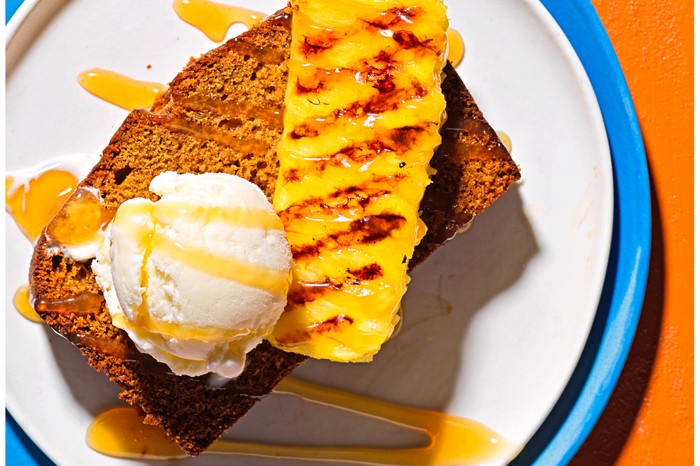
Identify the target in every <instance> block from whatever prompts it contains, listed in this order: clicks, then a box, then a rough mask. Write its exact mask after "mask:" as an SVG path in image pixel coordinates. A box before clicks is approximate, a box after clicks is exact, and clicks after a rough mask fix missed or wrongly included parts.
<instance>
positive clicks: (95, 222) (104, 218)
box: [46, 188, 114, 246]
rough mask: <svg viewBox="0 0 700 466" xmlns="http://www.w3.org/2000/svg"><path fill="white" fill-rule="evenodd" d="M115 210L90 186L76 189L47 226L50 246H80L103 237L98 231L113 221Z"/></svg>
mask: <svg viewBox="0 0 700 466" xmlns="http://www.w3.org/2000/svg"><path fill="white" fill-rule="evenodd" d="M113 216H114V210H113V209H108V208H106V207H105V206H104V204H103V203H102V199H100V197H99V195H97V194H96V193H95V192H93V191H92V190H90V189H85V188H78V189H77V190H76V191H75V192H74V193H73V196H71V197H70V199H68V201H67V202H66V204H65V205H64V206H63V208H62V209H61V210H60V211H59V212H58V214H57V215H56V217H55V218H54V219H53V221H52V222H51V223H49V225H48V227H47V228H46V236H47V237H48V239H49V240H50V242H51V244H52V245H56V246H82V245H85V244H90V243H94V242H99V241H102V240H103V237H102V234H101V231H102V230H104V228H105V227H106V225H107V224H108V223H109V222H110V221H111V220H112V217H113Z"/></svg>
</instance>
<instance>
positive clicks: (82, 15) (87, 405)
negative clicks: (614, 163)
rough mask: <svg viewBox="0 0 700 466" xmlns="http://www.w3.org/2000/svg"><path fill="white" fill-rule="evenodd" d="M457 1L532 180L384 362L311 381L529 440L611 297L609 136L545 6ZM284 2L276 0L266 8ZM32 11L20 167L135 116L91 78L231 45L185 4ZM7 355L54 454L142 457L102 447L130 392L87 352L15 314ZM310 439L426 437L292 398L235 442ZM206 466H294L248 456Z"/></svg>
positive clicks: (418, 303)
mask: <svg viewBox="0 0 700 466" xmlns="http://www.w3.org/2000/svg"><path fill="white" fill-rule="evenodd" d="M229 3H235V1H233V0H231V1H230V2H229ZM239 3H240V4H242V5H243V6H249V7H250V6H251V4H250V3H248V4H244V2H242V1H239ZM447 3H448V5H449V7H450V9H449V16H450V19H451V24H452V27H454V28H455V29H457V30H458V31H460V32H461V33H462V36H463V37H464V42H465V44H466V54H465V58H464V61H463V62H462V64H461V65H460V66H459V68H458V71H459V73H460V75H461V76H462V78H463V80H464V81H465V83H466V84H467V87H469V89H470V90H471V91H472V93H473V95H474V97H475V99H476V101H477V102H478V103H479V105H480V107H481V109H482V111H483V112H484V114H485V115H486V117H487V119H488V120H489V122H490V123H491V124H492V126H493V127H494V128H496V129H497V130H502V131H505V132H506V133H507V134H508V135H509V136H510V137H511V139H512V141H513V158H514V159H515V160H516V162H517V163H518V164H519V165H520V167H521V169H522V174H523V181H522V182H521V183H519V184H518V185H517V186H515V187H513V188H512V189H511V190H510V191H509V192H508V193H507V194H506V195H504V196H503V198H502V199H500V200H499V201H498V202H497V203H496V204H495V205H494V206H493V207H491V208H490V209H489V210H488V211H487V212H486V213H484V214H483V215H482V216H481V217H479V218H478V219H477V220H476V221H475V223H474V225H473V227H472V228H471V230H470V231H469V232H468V233H466V234H464V235H461V236H458V237H457V238H456V239H455V240H453V241H452V242H451V243H449V244H448V245H447V246H445V247H444V248H442V249H440V250H439V251H438V252H436V253H435V254H434V255H433V256H432V257H431V258H430V259H429V260H428V261H427V262H426V263H425V264H424V265H423V266H421V267H420V268H419V269H417V270H416V271H415V272H414V273H413V274H412V279H413V280H412V282H411V285H410V290H409V292H408V294H407V296H406V298H405V300H404V310H405V322H404V325H403V328H402V330H401V332H400V334H399V335H398V336H397V337H396V338H394V339H392V340H391V341H389V342H388V343H387V344H386V345H385V347H384V348H383V350H382V351H381V353H380V355H379V356H378V357H377V358H376V359H375V361H374V362H373V363H371V364H356V365H341V364H332V363H326V362H320V361H310V362H308V363H306V364H305V365H304V366H302V367H301V368H300V369H299V370H298V371H297V372H296V374H297V375H298V376H300V377H303V378H307V379H311V380H314V381H319V382H322V383H325V384H328V385H332V386H337V387H342V388H344V389H348V390H350V391H354V392H359V393H363V394H368V395H370V396H374V397H378V398H384V399H388V400H392V401H397V402H400V403H406V404H410V405H413V406H419V407H427V408H432V409H438V410H442V411H445V412H449V413H452V414H456V415H459V416H462V417H467V418H471V419H475V420H477V421H480V422H482V423H484V424H485V425H487V426H489V427H490V428H492V429H494V430H495V431H496V432H498V433H499V434H501V435H503V436H504V437H506V438H507V439H509V440H510V441H512V442H515V443H516V444H520V445H524V444H525V443H526V442H527V441H528V439H529V438H530V437H531V436H532V434H533V433H534V432H535V431H536V430H537V428H538V427H539V425H540V423H541V422H542V420H543V419H544V418H545V417H546V415H547V414H548V413H549V412H550V410H551V408H552V406H553V405H554V403H555V402H556V400H557V398H558V397H559V395H560V393H561V391H562V389H563V387H564V386H565V384H566V383H567V381H568V380H569V377H570V375H571V372H572V371H573V369H574V367H575V365H576V363H577V361H578V358H579V355H580V352H581V350H582V348H583V345H584V342H585V340H586V337H587V336H588V333H589V330H590V326H591V323H592V320H593V316H594V314H595V311H596V307H597V304H598V300H599V297H600V292H601V287H602V283H603V279H604V275H605V269H606V264H607V259H608V255H609V245H610V238H611V231H612V216H613V180H612V171H611V166H610V153H609V149H608V141H607V137H606V134H605V130H604V127H603V123H602V120H601V116H600V111H599V108H598V105H597V102H596V99H595V96H594V94H593V91H592V89H591V86H590V83H589V81H588V78H587V77H586V74H585V72H584V70H583V68H582V66H581V64H580V63H579V61H578V58H577V57H576V55H575V53H574V52H573V50H572V48H571V46H570V45H569V43H568V42H567V41H566V38H565V37H564V35H563V33H562V32H561V31H560V30H559V28H558V26H557V25H556V23H555V22H554V21H553V20H552V18H551V17H550V16H549V14H548V13H547V12H546V11H545V9H544V8H543V7H542V6H541V5H540V4H539V3H538V2H537V1H535V0H490V1H489V2H484V1H481V0H467V1H464V0H460V1H458V0H453V1H449V0H448V1H447ZM282 5H283V2H281V1H263V0H260V1H258V2H256V3H255V5H254V8H256V9H258V10H262V11H266V12H273V11H275V10H276V9H278V8H279V7H281V6H282ZM30 6H31V5H25V6H24V8H25V10H24V11H25V12H27V11H28V13H27V14H26V15H24V16H23V17H18V18H14V19H13V22H12V23H11V24H10V28H9V30H8V31H9V34H10V37H9V39H8V44H7V63H8V69H7V154H8V155H7V168H8V169H17V168H23V167H27V166H31V165H36V164H40V163H42V162H44V161H46V160H49V159H53V158H55V157H58V156H66V155H70V154H85V153H99V152H100V151H101V150H102V148H103V147H104V146H105V145H106V144H107V142H108V140H109V139H110V137H111V135H112V134H113V132H114V131H115V130H116V128H117V127H118V126H119V124H120V123H121V121H122V120H123V119H124V117H125V116H126V112H125V111H123V110H120V109H118V108H116V107H114V106H111V105H110V104H107V103H105V102H103V101H101V100H99V99H97V98H95V97H93V96H91V95H89V94H88V93H86V92H85V91H84V90H83V89H82V88H81V87H80V86H79V85H78V83H77V80H76V76H77V75H78V73H79V72H80V71H83V70H86V69H88V68H93V67H101V68H106V69H110V70H114V71H117V72H121V73H124V74H126V75H128V76H131V77H134V78H138V79H146V80H150V81H160V82H167V81H169V80H170V79H171V78H172V77H173V76H174V75H175V74H176V73H177V72H178V71H179V70H180V69H181V67H182V66H183V65H184V64H185V63H186V62H187V60H188V59H189V57H190V56H197V55H199V54H200V53H202V52H204V51H206V50H209V49H211V48H213V47H214V46H215V45H216V44H213V43H212V42H210V41H209V40H208V39H207V38H206V37H205V36H204V35H203V34H202V33H201V32H200V31H198V30H196V29H195V28H193V27H191V26H189V25H187V24H185V23H184V22H182V21H181V20H180V19H179V18H178V17H177V16H176V15H175V13H174V12H173V10H172V7H171V2H170V1H160V2H144V1H142V0H128V1H127V0H122V1H120V2H114V1H107V0H81V1H78V0H75V1H71V2H67V1H65V0H64V1H60V2H55V1H52V2H49V1H46V0H44V1H39V2H36V3H35V5H34V6H33V8H30ZM20 16H21V15H20ZM241 30H242V28H237V27H234V28H232V30H231V31H230V34H229V35H230V36H232V35H234V34H236V33H238V32H240V31H241ZM147 65H151V68H150V69H147ZM6 237H7V244H6V257H7V259H6V261H7V271H8V274H7V279H6V287H7V294H6V296H7V303H6V308H7V309H12V303H11V298H12V294H13V292H14V290H15V289H17V288H18V287H19V286H20V285H22V284H23V283H25V282H26V280H27V269H28V265H29V258H30V255H31V247H30V245H29V244H28V242H27V241H26V240H25V239H24V238H23V237H22V236H21V235H20V233H19V231H18V230H17V229H16V228H15V225H14V224H13V223H12V222H11V221H8V222H7V227H6ZM7 348H8V353H7V404H8V408H9V410H10V412H11V413H12V415H13V416H14V417H15V419H16V420H17V421H18V423H19V424H20V425H21V426H22V428H23V429H25V431H26V432H27V433H28V434H29V436H30V437H31V438H32V439H33V440H34V441H35V442H36V443H37V444H38V445H39V446H40V447H41V448H42V450H44V451H45V452H46V453H47V454H48V455H49V456H50V457H51V458H52V459H53V460H54V461H55V462H56V463H58V464H60V465H74V464H90V465H121V466H124V465H131V464H142V463H139V462H132V461H124V460H116V459H112V458H108V457H105V456H101V455H99V454H97V453H95V452H93V451H92V450H90V449H89V448H88V447H87V446H86V444H85V440H84V438H85V432H86V429H87V427H88V425H89V424H90V422H91V421H92V420H93V419H94V416H95V415H96V414H97V413H99V412H101V411H102V410H104V409H106V408H109V407H113V406H118V405H119V404H120V402H119V401H118V400H117V393H118V392H119V390H118V388H117V387H116V386H115V385H112V384H111V383H110V382H108V381H107V380H106V378H105V377H103V376H102V375H99V374H97V373H95V372H94V371H93V370H92V369H90V368H89V367H88V366H87V364H86V363H85V361H84V360H83V359H82V357H81V356H80V355H79V353H78V351H77V350H76V349H75V348H74V347H72V346H71V345H70V344H69V343H67V342H66V341H65V340H63V339H62V338H60V337H58V336H56V335H54V334H53V332H51V331H50V330H48V328H46V327H45V326H42V325H37V324H32V323H30V322H28V321H27V320H25V319H24V318H22V317H21V316H20V315H19V314H17V313H14V312H8V313H7ZM271 424H274V428H271V427H270V426H271ZM298 431H310V432H311V433H310V436H311V438H314V439H316V440H320V442H321V443H324V442H325V443H332V442H336V441H338V439H340V438H343V439H345V440H346V441H351V442H352V440H353V438H349V437H348V435H349V434H348V433H349V432H358V431H365V433H367V432H369V433H370V437H379V438H382V441H381V442H380V443H383V442H385V441H389V439H390V441H391V442H396V443H393V444H404V443H405V442H406V441H409V440H410V439H409V438H407V437H406V436H401V435H399V434H396V433H395V432H394V430H392V429H388V430H387V428H384V427H377V426H375V425H374V424H372V426H368V421H366V420H359V419H357V418H356V417H352V416H348V415H346V414H339V413H337V412H333V411H330V410H328V409H327V408H323V409H321V408H318V407H311V406H309V405H308V404H304V403H301V402H299V401H297V400H296V399H294V398H289V397H283V396H273V397H270V398H268V399H267V400H265V401H264V402H262V403H259V404H258V405H257V406H256V407H255V408H254V409H253V410H252V411H251V412H250V414H249V416H248V417H247V418H246V419H244V420H243V421H241V422H239V423H238V424H236V426H235V427H234V428H233V429H232V430H231V432H230V434H231V435H232V436H236V438H242V437H245V438H257V439H263V440H264V439H267V440H271V441H280V440H285V439H288V440H298V439H299V437H298V434H297V432H298ZM394 434H396V435H394ZM353 435H354V434H353ZM305 438H306V439H308V438H309V437H305ZM358 439H360V440H363V441H369V440H367V435H364V436H363V437H362V438H359V437H358ZM355 440H357V439H355ZM191 463H193V464H208V465H210V464H211V465H214V464H224V463H225V464H246V465H253V464H254V465H265V464H279V462H276V461H272V460H264V459H251V458H246V457H233V458H230V457H225V458H224V457H203V458H200V459H198V460H192V461H191Z"/></svg>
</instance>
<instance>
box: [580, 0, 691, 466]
mask: <svg viewBox="0 0 700 466" xmlns="http://www.w3.org/2000/svg"><path fill="white" fill-rule="evenodd" d="M593 3H594V5H595V6H596V9H597V10H598V13H599V15H600V17H601V19H602V21H603V24H604V25H605V28H606V29H607V31H608V34H609V35H610V39H611V40H612V43H613V46H614V47H615V50H616V52H617V55H618V57H619V59H620V62H621V64H622V69H623V70H624V72H625V76H626V78H627V82H628V84H629V87H630V90H631V92H632V98H633V99H634V103H635V106H636V108H637V114H638V115H639V120H640V124H641V127H642V134H643V136H644V142H645V145H646V150H647V158H648V162H649V171H650V177H651V183H652V222H653V225H652V251H651V267H650V270H649V282H648V286H647V294H646V298H645V301H644V307H643V309H642V315H641V320H640V322H639V328H638V331H637V334H636V336H635V339H634V342H633V344H632V349H631V352H630V356H629V358H628V360H627V363H626V364H625V367H624V369H623V372H622V377H621V379H620V382H619V383H618V385H617V387H616V388H615V391H614V392H613V395H612V398H611V400H610V403H609V404H608V406H607V407H606V409H605V411H604V412H603V415H602V417H601V419H600V421H599V422H598V423H597V425H596V427H595V428H594V430H593V432H592V433H591V435H590V436H589V438H588V439H587V440H586V442H585V443H584V444H583V447H582V448H581V450H580V451H579V452H578V453H577V455H576V456H575V457H574V459H573V461H572V462H571V465H575V466H596V465H617V466H645V465H669V466H685V465H692V464H693V325H694V324H693V248H694V246H693V131H694V128H693V126H694V125H693V2H692V0H593Z"/></svg>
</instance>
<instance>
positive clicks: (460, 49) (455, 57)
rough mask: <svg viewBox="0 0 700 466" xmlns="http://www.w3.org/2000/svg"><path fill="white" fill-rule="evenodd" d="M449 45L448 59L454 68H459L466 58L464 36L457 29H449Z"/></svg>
mask: <svg viewBox="0 0 700 466" xmlns="http://www.w3.org/2000/svg"><path fill="white" fill-rule="evenodd" d="M447 44H448V46H447V59H448V60H449V61H450V63H452V66H454V67H457V66H459V64H460V63H462V58H464V40H462V35H461V34H460V33H459V32H458V31H457V30H456V29H452V28H449V29H448V30H447Z"/></svg>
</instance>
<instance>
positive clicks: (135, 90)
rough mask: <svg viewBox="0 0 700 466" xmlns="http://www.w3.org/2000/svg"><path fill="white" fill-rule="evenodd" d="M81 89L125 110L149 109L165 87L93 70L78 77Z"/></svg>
mask: <svg viewBox="0 0 700 466" xmlns="http://www.w3.org/2000/svg"><path fill="white" fill-rule="evenodd" d="M78 82H79V83H80V85H81V86H83V89H85V90H86V91H88V92H89V93H91V94H92V95H94V96H96V97H99V98H100V99H102V100H105V101H107V102H110V103H112V104H114V105H116V106H118V107H121V108H123V109H126V110H134V109H137V108H151V106H152V105H153V103H154V102H155V101H156V99H157V98H158V96H160V95H161V94H162V93H163V92H165V90H166V89H167V86H166V85H164V84H161V83H155V82H150V81H138V80H136V79H133V78H129V77H127V76H124V75H122V74H119V73H115V72H114V71H109V70H103V69H100V68H93V69H90V70H87V71H83V72H82V73H80V74H79V75H78Z"/></svg>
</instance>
